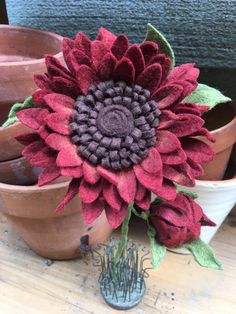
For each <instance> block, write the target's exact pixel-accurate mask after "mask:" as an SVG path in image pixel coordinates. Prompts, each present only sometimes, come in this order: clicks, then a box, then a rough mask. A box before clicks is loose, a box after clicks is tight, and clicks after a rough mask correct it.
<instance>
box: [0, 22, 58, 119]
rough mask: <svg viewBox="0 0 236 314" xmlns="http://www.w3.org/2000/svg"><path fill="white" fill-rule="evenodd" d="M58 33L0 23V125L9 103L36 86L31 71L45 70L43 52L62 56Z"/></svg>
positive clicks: (21, 100)
mask: <svg viewBox="0 0 236 314" xmlns="http://www.w3.org/2000/svg"><path fill="white" fill-rule="evenodd" d="M61 42H62V36H60V35H57V34H54V33H49V32H43V31H40V30H36V29H30V28H26V27H21V26H10V25H0V73H1V75H0V113H1V114H0V125H2V123H3V122H4V121H5V120H6V118H7V115H8V112H9V109H10V107H11V106H12V105H13V104H14V103H16V102H23V101H24V99H25V98H26V97H27V96H29V95H31V94H32V92H33V91H34V90H35V89H36V86H35V84H34V81H33V75H34V74H35V73H44V72H45V62H44V55H45V54H51V55H55V56H56V57H57V58H59V59H61V60H63V56H62V52H61Z"/></svg>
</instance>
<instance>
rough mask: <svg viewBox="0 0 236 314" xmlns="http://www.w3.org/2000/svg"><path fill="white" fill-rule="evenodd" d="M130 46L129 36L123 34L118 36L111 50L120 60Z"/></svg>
mask: <svg viewBox="0 0 236 314" xmlns="http://www.w3.org/2000/svg"><path fill="white" fill-rule="evenodd" d="M128 47H129V41H128V38H127V37H126V36H125V35H123V34H122V35H120V36H118V37H117V38H116V40H115V41H114V42H113V45H112V47H111V52H112V53H113V55H114V56H115V57H116V59H117V60H120V59H121V58H122V57H123V56H124V54H125V52H126V50H127V49H128Z"/></svg>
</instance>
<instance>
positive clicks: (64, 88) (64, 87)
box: [52, 76, 81, 98]
mask: <svg viewBox="0 0 236 314" xmlns="http://www.w3.org/2000/svg"><path fill="white" fill-rule="evenodd" d="M52 85H53V90H54V91H55V92H58V93H60V94H64V95H67V96H69V97H72V98H76V97H77V96H78V95H80V94H81V91H80V88H79V86H78V84H77V82H76V81H75V80H74V81H70V80H67V79H65V78H64V77H59V76H56V77H53V79H52Z"/></svg>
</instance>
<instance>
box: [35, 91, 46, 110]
mask: <svg viewBox="0 0 236 314" xmlns="http://www.w3.org/2000/svg"><path fill="white" fill-rule="evenodd" d="M47 94H48V92H47V91H46V90H41V89H39V90H36V91H35V92H34V93H33V94H32V99H33V104H34V105H36V106H39V107H45V106H46V105H47V104H46V103H45V100H44V96H45V95H47Z"/></svg>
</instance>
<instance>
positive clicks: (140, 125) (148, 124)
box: [71, 81, 161, 170]
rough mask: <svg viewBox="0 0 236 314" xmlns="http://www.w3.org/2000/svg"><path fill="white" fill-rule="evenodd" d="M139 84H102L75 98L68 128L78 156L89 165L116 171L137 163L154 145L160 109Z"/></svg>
mask: <svg viewBox="0 0 236 314" xmlns="http://www.w3.org/2000/svg"><path fill="white" fill-rule="evenodd" d="M149 98H150V92H149V91H148V90H146V89H144V88H142V87H141V86H139V85H134V86H127V84H126V83H124V82H114V81H106V82H102V83H100V84H98V85H97V86H93V87H91V88H90V89H89V91H88V94H87V95H86V96H79V97H78V99H77V100H76V103H75V111H74V114H73V117H72V123H71V129H72V130H73V137H72V141H73V142H74V143H76V144H77V145H78V149H79V154H80V155H81V156H83V157H84V158H85V159H88V160H89V161H90V162H91V163H92V164H95V165H98V164H101V165H102V166H103V167H105V168H112V169H114V170H119V169H122V168H129V167H130V166H131V165H132V164H137V163H139V162H140V161H141V160H142V159H143V158H144V157H146V155H147V153H148V148H149V147H151V146H154V145H155V143H156V131H155V129H156V127H157V126H158V124H159V119H158V117H159V115H160V113H161V112H160V110H159V109H158V108H157V105H156V103H155V101H153V100H149Z"/></svg>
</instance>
